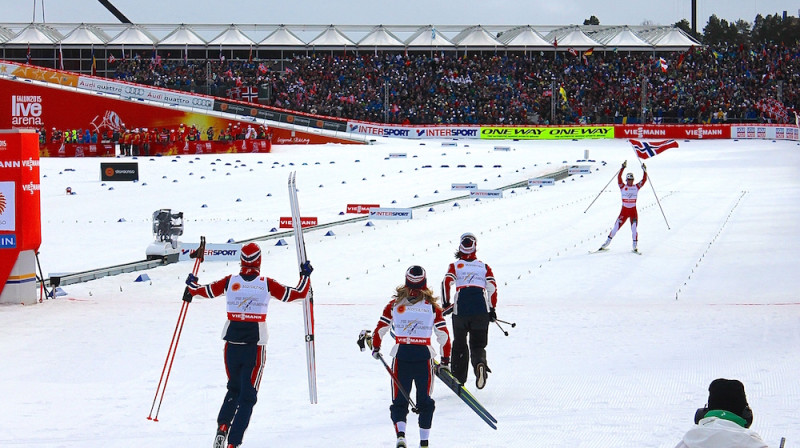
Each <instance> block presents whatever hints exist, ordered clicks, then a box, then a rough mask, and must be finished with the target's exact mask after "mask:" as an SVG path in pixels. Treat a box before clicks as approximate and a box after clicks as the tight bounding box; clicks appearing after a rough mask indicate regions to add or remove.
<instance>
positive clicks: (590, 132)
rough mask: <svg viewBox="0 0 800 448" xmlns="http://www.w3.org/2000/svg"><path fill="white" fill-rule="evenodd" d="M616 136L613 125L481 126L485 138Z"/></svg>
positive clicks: (529, 138)
mask: <svg viewBox="0 0 800 448" xmlns="http://www.w3.org/2000/svg"><path fill="white" fill-rule="evenodd" d="M602 138H614V127H613V126H548V127H532V126H531V127H514V126H481V139H484V140H513V139H516V140H564V139H570V140H571V139H602Z"/></svg>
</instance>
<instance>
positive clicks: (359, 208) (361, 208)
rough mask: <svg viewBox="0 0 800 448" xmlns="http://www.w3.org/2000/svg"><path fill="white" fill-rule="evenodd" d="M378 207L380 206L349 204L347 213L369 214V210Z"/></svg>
mask: <svg viewBox="0 0 800 448" xmlns="http://www.w3.org/2000/svg"><path fill="white" fill-rule="evenodd" d="M378 207H380V204H347V213H359V214H367V213H369V209H371V208H378Z"/></svg>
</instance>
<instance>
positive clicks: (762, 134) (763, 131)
mask: <svg viewBox="0 0 800 448" xmlns="http://www.w3.org/2000/svg"><path fill="white" fill-rule="evenodd" d="M766 136H767V128H763V127H759V128H756V137H758V138H766Z"/></svg>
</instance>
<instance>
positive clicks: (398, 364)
mask: <svg viewBox="0 0 800 448" xmlns="http://www.w3.org/2000/svg"><path fill="white" fill-rule="evenodd" d="M414 268H419V270H421V272H422V280H421V282H422V283H421V284H422V287H415V286H418V285H419V282H416V284H415V282H413V281H409V280H408V277H409V275H408V274H407V275H406V286H405V287H403V288H405V289H404V290H403V291H404V292H408V293H409V294H407V295H406V294H404V293H401V288H398V295H396V296H395V297H394V298H393V299H392V300H391V301H390V302H389V303H388V304H386V306H385V307H384V309H383V313H382V314H381V317H380V319H379V320H378V324H377V325H376V327H375V330H374V331H373V338H372V347H373V356H376V357H377V356H378V355H377V353H380V348H381V343H382V342H383V339H384V336H385V335H386V334H387V333H388V332H389V331H390V330H391V332H392V335H393V336H394V339H395V342H396V344H395V345H394V347H392V350H391V353H390V354H391V356H392V357H393V361H392V365H391V369H392V372H393V373H394V375H395V376H396V377H397V379H398V382H399V383H400V386H401V387H402V388H403V389H404V390H406V391H409V393H410V391H411V386H412V384H413V385H415V387H416V405H417V408H418V410H419V420H418V421H419V431H420V440H421V446H428V443H427V441H428V437H429V434H430V429H431V425H432V422H433V411H434V409H435V402H434V400H433V398H431V394H432V393H433V383H434V379H435V378H434V377H435V374H434V368H435V364H434V361H433V358H434V357H435V356H436V351H435V350H434V348H433V347H432V342H433V337H435V338H436V342H438V344H439V347H440V350H441V359H442V361H441V363H442V365H443V366H447V364H448V361H449V358H450V333H449V332H448V331H447V322H446V321H445V320H444V316H443V315H442V309H441V308H440V307H439V306H438V305H436V304H435V298H434V297H432V293H431V292H430V290H428V289H427V287H426V286H425V277H424V270H423V269H422V268H421V267H419V266H412V267H411V268H409V272H411V270H412V269H414ZM419 291H423V292H422V293H419ZM408 405H409V403H408V400H407V399H406V398H405V397H404V396H403V394H402V393H400V392H399V389H398V386H397V384H395V383H394V381H393V382H392V404H391V406H389V411H390V415H391V419H392V423H393V424H394V427H395V432H396V433H397V436H398V443H397V446H398V447H405V446H406V445H405V432H406V417H407V415H408Z"/></svg>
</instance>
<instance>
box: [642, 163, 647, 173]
mask: <svg viewBox="0 0 800 448" xmlns="http://www.w3.org/2000/svg"><path fill="white" fill-rule="evenodd" d="M642 171H647V165H645V164H644V163H643V164H642Z"/></svg>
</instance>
